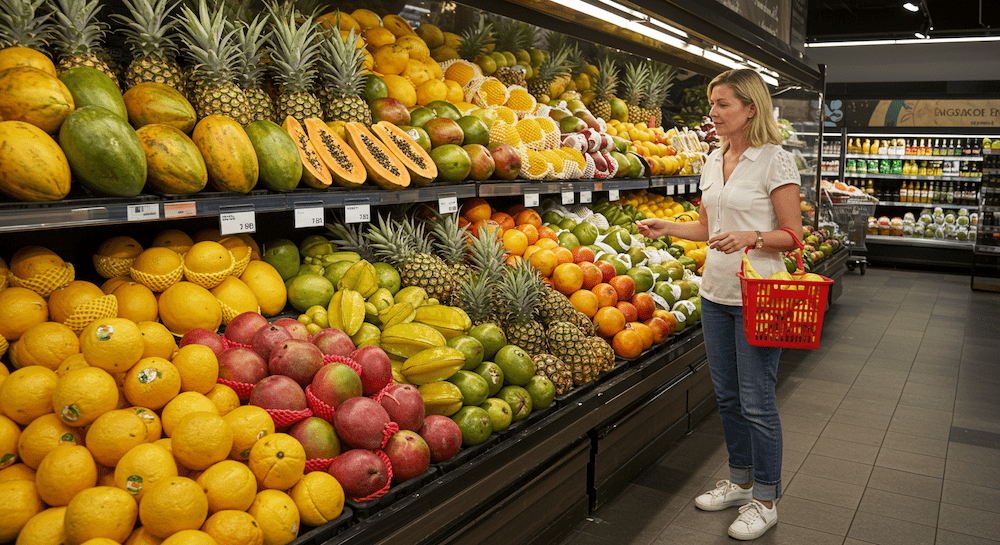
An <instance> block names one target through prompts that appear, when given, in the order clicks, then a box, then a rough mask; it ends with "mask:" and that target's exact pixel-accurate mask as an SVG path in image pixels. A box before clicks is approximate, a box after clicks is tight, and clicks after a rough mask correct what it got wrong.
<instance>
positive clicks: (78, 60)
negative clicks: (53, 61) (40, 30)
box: [50, 0, 120, 86]
mask: <svg viewBox="0 0 1000 545" xmlns="http://www.w3.org/2000/svg"><path fill="white" fill-rule="evenodd" d="M102 7H103V6H102V5H101V2H100V0H51V2H50V8H51V9H52V10H53V12H54V14H55V18H56V21H57V24H56V26H55V32H54V33H53V36H52V41H53V45H54V46H55V49H56V50H57V51H59V54H60V56H61V58H60V59H59V64H58V65H56V70H57V71H58V72H59V73H60V74H61V73H63V72H65V71H67V70H69V69H70V68H76V67H78V66H89V67H90V68H96V69H97V70H100V71H101V72H104V73H105V74H107V75H108V77H110V78H111V79H112V80H113V81H114V82H115V85H119V86H120V84H119V83H118V75H117V74H115V72H114V70H112V69H111V67H110V66H108V63H107V61H106V60H105V58H104V55H105V52H104V51H103V50H102V48H101V45H100V42H101V40H103V39H104V34H105V33H106V32H107V29H108V24H107V23H105V22H102V21H98V20H97V12H99V11H101V8H102Z"/></svg>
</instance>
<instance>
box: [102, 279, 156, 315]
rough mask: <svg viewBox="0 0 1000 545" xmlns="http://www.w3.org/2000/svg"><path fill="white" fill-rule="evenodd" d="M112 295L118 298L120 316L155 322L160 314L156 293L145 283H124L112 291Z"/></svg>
mask: <svg viewBox="0 0 1000 545" xmlns="http://www.w3.org/2000/svg"><path fill="white" fill-rule="evenodd" d="M111 295H114V296H115V299H117V300H118V317H119V318H127V319H129V320H132V321H133V322H155V321H156V319H157V318H158V316H159V311H158V310H157V307H156V305H157V304H156V294H154V293H153V290H151V289H149V288H147V287H146V286H144V285H143V284H140V283H138V282H125V283H122V284H121V285H119V286H118V287H117V288H115V289H114V291H112V292H111Z"/></svg>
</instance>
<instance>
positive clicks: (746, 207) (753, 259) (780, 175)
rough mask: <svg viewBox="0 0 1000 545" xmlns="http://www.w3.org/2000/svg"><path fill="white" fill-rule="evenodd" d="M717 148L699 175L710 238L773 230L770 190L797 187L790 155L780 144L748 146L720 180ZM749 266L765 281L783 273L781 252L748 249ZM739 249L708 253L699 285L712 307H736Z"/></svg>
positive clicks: (775, 225) (775, 224)
mask: <svg viewBox="0 0 1000 545" xmlns="http://www.w3.org/2000/svg"><path fill="white" fill-rule="evenodd" d="M723 153H724V149H723V148H720V149H717V150H715V151H714V152H712V154H711V155H709V157H708V160H707V161H706V162H705V166H704V168H703V169H702V172H701V184H700V186H699V188H700V189H701V193H702V195H701V203H702V206H704V207H705V215H706V216H707V218H706V220H707V222H708V236H709V238H711V237H713V236H715V235H717V234H719V233H723V232H726V231H760V232H762V233H763V232H767V231H774V230H776V229H779V228H780V226H779V225H778V216H777V215H776V214H775V213H774V206H773V205H772V204H771V192H772V191H774V190H775V189H777V188H778V187H781V186H783V185H786V184H796V185H799V184H800V179H799V172H798V169H797V168H796V166H795V158H794V157H792V154H791V153H789V152H787V151H785V150H783V149H782V148H781V146H777V145H774V144H765V145H763V146H760V147H752V148H748V149H747V150H746V151H745V152H743V155H742V156H741V157H740V161H739V163H738V164H737V165H736V168H735V169H734V170H733V173H732V174H731V175H730V176H729V181H727V182H725V183H724V182H723V175H722V155H723ZM748 256H749V258H750V263H751V264H752V265H753V267H754V269H756V271H757V272H758V273H760V274H761V276H763V277H764V278H767V277H768V276H770V275H772V274H774V273H776V272H778V271H783V270H785V264H784V261H782V259H781V252H766V251H763V250H750V253H749V255H748ZM742 260H743V251H742V250H741V251H737V252H733V253H731V254H726V253H725V252H720V251H718V250H713V249H709V250H708V254H707V256H706V258H705V270H704V274H703V276H702V281H701V295H702V296H703V297H705V298H707V299H709V300H711V301H712V302H714V303H718V304H721V305H732V306H738V305H742V304H743V299H742V297H741V296H740V281H739V278H737V276H736V273H737V272H739V270H740V263H741V262H742Z"/></svg>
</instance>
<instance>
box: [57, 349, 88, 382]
mask: <svg viewBox="0 0 1000 545" xmlns="http://www.w3.org/2000/svg"><path fill="white" fill-rule="evenodd" d="M81 367H90V364H89V363H87V358H85V357H83V354H79V353H77V354H73V355H72V356H70V357H68V358H66V359H64V360H63V362H62V363H60V364H59V367H56V376H59V377H61V376H63V375H65V374H66V373H68V372H70V371H72V370H73V369H79V368H81Z"/></svg>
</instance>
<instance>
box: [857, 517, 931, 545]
mask: <svg viewBox="0 0 1000 545" xmlns="http://www.w3.org/2000/svg"><path fill="white" fill-rule="evenodd" d="M934 534H935V529H934V527H933V526H924V525H921V524H914V523H912V522H906V521H902V520H898V519H892V518H887V517H883V516H879V515H876V514H874V513H863V512H859V513H858V514H857V515H855V517H854V522H853V523H852V524H851V530H850V532H848V534H847V535H848V537H853V538H855V539H860V540H861V541H866V542H868V543H874V544H876V545H933V543H934Z"/></svg>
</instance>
